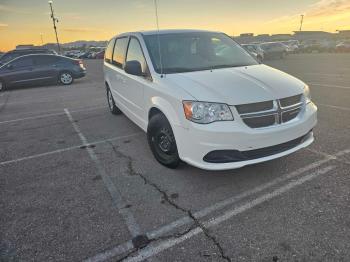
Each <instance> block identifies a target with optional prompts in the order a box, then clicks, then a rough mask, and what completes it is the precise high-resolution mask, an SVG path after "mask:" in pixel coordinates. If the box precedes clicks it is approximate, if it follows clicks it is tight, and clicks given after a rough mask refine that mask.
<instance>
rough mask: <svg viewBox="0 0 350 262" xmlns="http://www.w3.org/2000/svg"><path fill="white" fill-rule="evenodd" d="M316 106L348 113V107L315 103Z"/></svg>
mask: <svg viewBox="0 0 350 262" xmlns="http://www.w3.org/2000/svg"><path fill="white" fill-rule="evenodd" d="M317 105H320V106H324V107H329V108H333V109H339V110H345V111H350V107H343V106H334V105H328V104H319V103H317Z"/></svg>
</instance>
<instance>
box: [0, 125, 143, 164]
mask: <svg viewBox="0 0 350 262" xmlns="http://www.w3.org/2000/svg"><path fill="white" fill-rule="evenodd" d="M140 134H143V132H138V133H133V134H130V135H125V136H116V137H112V138H108V139H104V140H98V141H95V142H91V143H89V144H81V145H77V146H71V147H65V148H62V149H57V150H53V151H49V152H45V153H41V154H35V155H31V156H25V157H20V158H16V159H12V160H8V161H4V162H0V166H5V165H8V164H13V163H17V162H21V161H24V160H29V159H35V158H39V157H44V156H49V155H53V154H58V153H62V152H65V151H70V150H73V149H77V148H80V147H82V146H90V145H98V144H102V143H106V142H111V141H115V140H120V139H125V138H129V137H133V136H137V135H140Z"/></svg>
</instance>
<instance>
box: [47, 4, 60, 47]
mask: <svg viewBox="0 0 350 262" xmlns="http://www.w3.org/2000/svg"><path fill="white" fill-rule="evenodd" d="M52 4H53V2H52V1H49V5H50V9H51V18H52V23H53V29H54V30H55V35H56V42H57V47H58V53H61V47H60V42H59V41H58V35H57V27H56V23H58V19H57V18H56V17H55V14H54V12H53V7H52Z"/></svg>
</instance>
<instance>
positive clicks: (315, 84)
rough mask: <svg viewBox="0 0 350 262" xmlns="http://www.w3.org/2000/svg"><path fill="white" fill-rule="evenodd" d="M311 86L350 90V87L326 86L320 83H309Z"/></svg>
mask: <svg viewBox="0 0 350 262" xmlns="http://www.w3.org/2000/svg"><path fill="white" fill-rule="evenodd" d="M309 85H311V86H322V87H331V88H341V89H350V86H339V85H326V84H320V83H309Z"/></svg>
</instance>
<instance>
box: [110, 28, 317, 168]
mask: <svg viewBox="0 0 350 262" xmlns="http://www.w3.org/2000/svg"><path fill="white" fill-rule="evenodd" d="M279 48H280V47H279ZM276 49H277V48H276ZM280 52H281V53H278V54H279V55H280V54H282V51H280ZM104 79H105V85H106V97H107V103H108V107H109V110H110V111H111V112H112V113H113V114H120V113H121V112H123V113H124V114H125V115H126V116H127V117H129V118H130V119H131V120H132V121H133V122H134V123H136V124H137V125H138V126H139V127H140V128H142V129H143V130H144V131H146V132H147V139H148V143H149V146H150V148H151V151H152V153H153V155H154V157H155V159H156V160H157V161H158V162H159V163H161V164H163V165H165V166H167V167H170V168H176V167H177V166H178V165H179V163H180V159H181V160H183V161H184V162H186V163H188V164H191V165H193V166H196V167H199V168H202V169H207V170H225V169H233V168H240V167H243V166H246V165H251V164H256V163H259V162H264V161H268V160H272V159H275V158H278V157H282V156H285V155H288V154H291V153H293V152H296V151H298V150H300V149H302V148H305V147H307V146H308V145H310V144H311V143H312V142H313V140H314V137H313V132H312V129H313V128H314V127H315V125H316V122H317V113H316V112H317V107H316V106H315V105H314V104H313V103H312V101H311V98H310V91H309V87H308V86H307V85H306V84H305V83H303V82H302V81H300V80H298V79H296V78H294V77H292V76H290V75H288V74H286V73H283V72H281V71H279V70H277V69H273V68H271V67H269V66H266V65H262V64H259V63H258V62H257V61H256V60H255V59H254V58H253V57H252V56H251V55H249V53H248V52H247V51H246V50H245V49H244V48H242V47H241V46H240V45H239V44H237V43H236V42H235V41H234V40H233V39H232V38H230V37H229V36H227V35H225V34H223V33H219V32H209V31H198V30H160V31H143V32H134V33H125V34H121V35H118V36H116V37H114V38H112V39H111V40H110V42H109V44H108V47H107V49H106V54H105V60H104Z"/></svg>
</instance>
